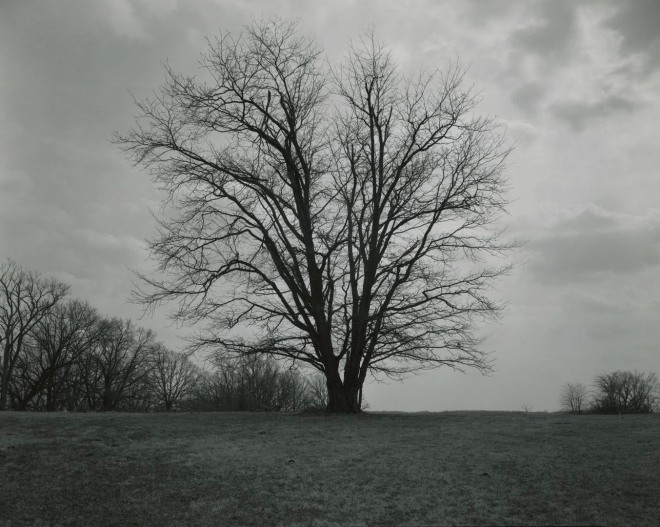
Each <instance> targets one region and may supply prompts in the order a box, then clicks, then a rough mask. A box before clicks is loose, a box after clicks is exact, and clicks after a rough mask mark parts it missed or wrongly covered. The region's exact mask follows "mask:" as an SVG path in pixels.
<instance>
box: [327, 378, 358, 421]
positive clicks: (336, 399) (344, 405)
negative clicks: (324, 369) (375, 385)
mask: <svg viewBox="0 0 660 527" xmlns="http://www.w3.org/2000/svg"><path fill="white" fill-rule="evenodd" d="M326 384H327V387H328V408H327V411H328V412H329V413H338V414H357V413H360V412H361V411H362V409H361V408H360V397H359V394H360V386H357V385H356V384H355V383H346V384H345V383H343V382H342V381H341V378H340V377H339V374H337V373H336V374H334V375H328V377H327V379H326Z"/></svg>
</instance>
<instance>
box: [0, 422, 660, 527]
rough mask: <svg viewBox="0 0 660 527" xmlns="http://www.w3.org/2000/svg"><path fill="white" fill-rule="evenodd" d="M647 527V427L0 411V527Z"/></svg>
mask: <svg viewBox="0 0 660 527" xmlns="http://www.w3.org/2000/svg"><path fill="white" fill-rule="evenodd" d="M465 524H468V525H494V524H495V525H521V524H524V525H535V524H537V525H547V524H551V525H593V524H598V525H660V418H659V417H658V416H626V417H625V418H621V417H618V416H614V417H612V416H566V415H557V414H533V413H496V412H450V413H438V414H426V413H422V414H380V413H374V414H367V415H362V416H319V415H283V414H244V413H229V414H227V413H197V414H169V415H168V414H149V415H145V414H38V413H9V412H7V413H0V526H2V527H8V526H12V527H13V526H19V525H21V526H22V525H26V526H35V527H36V526H46V525H49V526H56V525H80V526H83V525H84V526H87V525H98V526H111V525H113V526H125V525H158V526H160V525H195V526H198V525H200V526H201V525H209V526H211V525H213V526H216V525H264V526H266V525H267V526H270V525H298V526H308V525H311V526H328V525H465Z"/></svg>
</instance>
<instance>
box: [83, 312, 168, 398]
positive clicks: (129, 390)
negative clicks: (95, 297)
mask: <svg viewBox="0 0 660 527" xmlns="http://www.w3.org/2000/svg"><path fill="white" fill-rule="evenodd" d="M155 350H156V341H155V335H154V333H153V332H152V331H150V330H145V329H143V328H139V327H137V328H136V327H135V326H134V325H133V323H132V322H131V321H130V320H121V319H117V318H112V319H102V320H101V322H100V325H99V338H98V340H97V342H96V343H95V346H94V348H93V349H92V350H91V351H90V353H88V354H87V356H86V357H84V359H83V361H82V362H81V373H82V378H83V380H84V382H85V392H86V399H87V407H88V408H90V409H95V410H103V411H108V410H116V409H118V408H120V405H121V404H124V405H125V406H128V407H131V408H132V409H143V408H140V407H142V406H144V404H139V405H137V407H136V405H131V404H130V401H131V400H133V401H136V400H137V401H138V402H140V403H143V402H144V398H145V397H147V396H148V395H149V392H150V387H149V382H148V381H149V373H150V371H151V366H152V357H153V353H154V351H155Z"/></svg>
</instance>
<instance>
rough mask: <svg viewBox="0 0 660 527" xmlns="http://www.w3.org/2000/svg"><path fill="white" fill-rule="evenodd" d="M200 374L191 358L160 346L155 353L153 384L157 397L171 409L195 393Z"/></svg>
mask: <svg viewBox="0 0 660 527" xmlns="http://www.w3.org/2000/svg"><path fill="white" fill-rule="evenodd" d="M199 376H200V372H199V368H197V367H196V366H195V365H194V364H193V363H192V362H191V361H190V359H189V358H188V357H187V356H186V355H183V354H181V353H176V352H174V351H170V350H168V349H166V348H165V347H163V346H159V347H158V348H157V349H156V351H155V352H154V355H153V363H152V369H151V386H152V389H153V390H154V392H155V394H156V399H157V400H158V402H159V403H160V404H162V405H163V407H164V408H165V410H166V411H168V412H169V411H170V410H172V409H173V408H175V407H176V406H177V405H179V404H180V403H181V401H182V400H184V399H185V398H186V397H188V396H189V395H190V394H191V393H193V391H194V389H195V386H196V384H197V381H198V378H199Z"/></svg>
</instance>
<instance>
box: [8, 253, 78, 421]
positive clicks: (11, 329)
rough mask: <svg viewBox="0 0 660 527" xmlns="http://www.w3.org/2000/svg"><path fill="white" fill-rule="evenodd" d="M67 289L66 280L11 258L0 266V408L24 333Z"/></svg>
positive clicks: (20, 349)
mask: <svg viewBox="0 0 660 527" xmlns="http://www.w3.org/2000/svg"><path fill="white" fill-rule="evenodd" d="M68 291H69V286H67V285H66V284H64V283H62V282H60V281H58V280H54V279H50V278H44V277H42V276H41V275H39V274H38V273H35V272H32V271H26V270H24V269H23V268H21V267H20V266H19V265H18V264H17V263H15V262H13V261H11V260H8V261H7V262H5V263H4V264H2V265H1V266H0V346H2V363H1V364H0V410H5V409H6V408H7V396H8V393H9V386H10V382H11V378H12V373H13V371H14V368H15V366H16V363H17V361H18V359H19V358H20V357H21V354H22V353H23V352H24V343H25V341H26V340H27V338H28V335H29V334H30V332H31V331H32V329H33V328H34V327H35V326H36V325H37V324H39V322H40V321H41V320H42V319H43V318H44V317H45V316H46V315H47V314H48V313H49V312H50V310H51V309H52V308H53V307H54V306H55V305H56V304H57V303H58V302H59V301H60V300H61V299H62V298H63V297H64V296H65V295H66V294H67V293H68Z"/></svg>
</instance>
